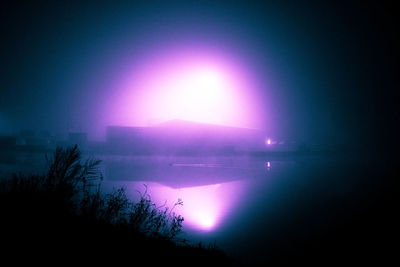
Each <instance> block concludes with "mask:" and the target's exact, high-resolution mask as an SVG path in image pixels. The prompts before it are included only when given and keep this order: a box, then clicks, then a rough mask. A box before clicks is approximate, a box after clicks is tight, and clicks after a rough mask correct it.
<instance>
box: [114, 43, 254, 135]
mask: <svg viewBox="0 0 400 267" xmlns="http://www.w3.org/2000/svg"><path fill="white" fill-rule="evenodd" d="M142 61H143V62H144V63H143V64H139V65H138V66H137V67H136V68H135V69H134V70H133V72H132V74H131V76H130V78H129V79H127V80H126V81H124V82H123V90H124V92H122V93H121V98H120V99H118V100H117V101H116V102H117V103H118V104H116V109H115V110H116V112H114V114H115V117H114V118H112V121H113V124H121V125H136V126H150V125H154V124H158V123H163V122H165V121H169V120H176V119H179V120H186V121H194V122H201V123H210V124H217V125H227V126H236V127H248V128H258V126H259V125H258V123H259V121H260V120H259V116H260V115H259V114H260V113H259V112H256V107H257V105H258V103H257V101H256V98H255V95H254V93H252V92H253V91H252V90H253V87H254V86H253V84H254V82H253V81H252V80H251V79H250V78H249V77H250V75H249V74H248V72H246V70H244V69H245V68H243V66H240V65H238V64H237V62H236V61H235V60H232V57H227V56H223V54H222V53H212V52H210V51H208V52H207V51H206V52H204V51H201V52H200V51H198V50H193V51H184V52H172V51H168V52H166V53H165V54H164V55H163V54H162V53H161V55H160V54H158V56H150V57H149V58H145V59H142ZM234 62H236V64H235V63H234ZM112 116H114V115H112Z"/></svg>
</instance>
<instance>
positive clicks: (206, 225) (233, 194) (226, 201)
mask: <svg viewBox="0 0 400 267" xmlns="http://www.w3.org/2000/svg"><path fill="white" fill-rule="evenodd" d="M141 184H143V183H138V184H137V185H138V186H139V187H137V188H136V189H140V185H141ZM147 184H148V188H149V195H150V196H151V198H152V200H153V201H155V202H156V203H157V204H163V203H164V202H165V200H167V206H169V207H171V206H172V205H173V204H174V203H175V202H176V201H177V200H178V199H181V200H182V201H183V206H176V207H175V208H174V211H175V212H176V213H177V214H180V215H182V216H183V217H184V219H185V221H184V226H185V227H186V226H188V227H190V228H193V229H197V230H202V231H211V230H213V229H215V228H216V227H217V226H218V225H219V224H220V223H221V222H222V220H223V218H225V216H226V215H227V214H228V213H229V212H230V211H231V209H232V208H233V206H234V205H235V203H236V202H238V201H239V200H240V192H241V191H242V190H241V189H242V187H243V185H242V182H240V181H237V182H229V183H223V184H213V185H206V186H196V187H186V188H179V189H174V188H170V187H167V186H163V185H160V184H156V183H147Z"/></svg>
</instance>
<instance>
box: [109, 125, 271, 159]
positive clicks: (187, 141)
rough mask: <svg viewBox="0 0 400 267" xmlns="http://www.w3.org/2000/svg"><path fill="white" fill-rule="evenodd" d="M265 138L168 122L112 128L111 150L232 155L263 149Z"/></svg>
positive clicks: (223, 128)
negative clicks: (151, 125)
mask: <svg viewBox="0 0 400 267" xmlns="http://www.w3.org/2000/svg"><path fill="white" fill-rule="evenodd" d="M264 139H265V135H264V134H263V132H261V131H258V130H253V129H245V128H236V127H227V126H219V125H210V124H202V123H194V122H187V121H180V120H175V121H169V122H166V123H163V124H160V125H158V126H153V127H122V126H109V127H107V130H106V143H107V146H108V149H109V150H111V151H112V152H115V153H121V152H122V153H129V154H131V153H132V154H143V155H147V154H167V155H168V154H189V155H190V154H210V153H211V154H231V153H243V152H248V151H253V150H260V149H263V148H264V146H265V145H264Z"/></svg>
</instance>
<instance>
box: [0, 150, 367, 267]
mask: <svg viewBox="0 0 400 267" xmlns="http://www.w3.org/2000/svg"><path fill="white" fill-rule="evenodd" d="M96 157H97V158H100V159H102V160H103V163H102V166H101V168H102V170H103V173H104V182H103V187H104V189H105V190H107V191H108V190H112V188H113V187H120V186H124V187H125V188H126V191H127V193H128V195H129V196H130V197H131V198H132V199H134V200H136V199H138V198H139V193H138V191H139V192H144V190H145V186H144V185H146V186H147V188H148V193H149V195H150V196H151V198H152V200H153V201H154V202H156V203H157V204H158V205H163V204H164V203H166V205H168V206H173V204H174V203H176V202H177V201H178V199H179V200H181V201H183V206H176V207H175V208H174V211H175V212H176V213H177V214H180V215H182V216H183V217H184V218H185V221H184V228H183V231H184V233H183V234H182V236H181V237H182V238H186V239H189V240H190V241H191V242H193V243H195V242H200V241H201V242H202V243H203V244H208V243H213V242H214V241H216V243H217V245H218V247H220V248H221V249H223V250H225V251H226V252H227V253H228V254H230V255H234V256H235V257H238V258H240V259H241V260H243V261H244V262H252V261H254V260H257V259H259V258H262V257H265V252H266V251H269V252H270V253H273V250H274V248H277V247H279V246H283V244H284V243H285V240H293V239H295V240H302V238H303V239H307V235H310V234H315V233H316V231H315V229H317V228H318V229H319V228H321V227H323V226H324V225H327V223H328V222H329V221H331V220H332V219H333V218H334V216H335V215H334V214H332V212H330V211H332V210H337V209H338V207H339V208H340V207H341V205H345V204H344V203H343V202H345V201H346V199H347V198H349V197H350V196H351V197H354V196H356V197H359V198H362V197H363V196H364V195H365V194H368V190H367V189H365V187H363V188H364V189H365V190H361V189H360V188H361V187H360V186H359V185H360V180H359V179H358V178H352V177H354V176H353V175H352V171H351V170H352V169H353V166H355V165H357V164H359V163H355V162H351V163H349V161H348V160H346V161H343V160H341V159H332V158H330V159H328V158H322V159H321V158H317V157H301V158H291V159H288V158H287V159H279V158H262V157H134V156H104V155H100V156H96ZM44 166H45V160H44V154H29V153H18V154H13V156H12V157H10V156H7V157H6V156H3V157H2V158H1V161H0V171H1V173H0V174H3V175H4V174H7V173H9V172H12V171H15V170H21V171H23V172H35V173H38V172H40V171H41V170H44ZM354 169H357V170H359V169H360V168H354ZM355 177H359V175H358V176H357V175H356V176H355ZM332 203H334V204H332ZM321 231H323V229H322V230H321Z"/></svg>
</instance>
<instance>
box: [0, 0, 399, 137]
mask: <svg viewBox="0 0 400 267" xmlns="http://www.w3.org/2000/svg"><path fill="white" fill-rule="evenodd" d="M11 2H12V3H11ZM115 2H116V1H110V2H101V1H95V2H93V4H82V3H80V1H75V2H69V1H60V2H59V1H57V2H55V1H49V2H47V1H28V2H27V3H23V2H18V3H15V1H10V3H8V4H5V5H2V7H1V62H0V67H1V88H0V90H1V91H0V133H6V132H11V131H18V130H20V129H27V128H32V129H37V130H42V129H43V130H50V131H52V132H66V131H87V132H88V133H89V138H95V139H99V138H102V137H103V136H104V130H105V129H104V128H105V126H107V125H105V123H104V120H103V118H104V117H105V116H106V115H107V113H108V112H113V111H112V110H110V109H111V107H112V105H111V104H110V103H109V99H110V95H111V94H114V93H115V94H118V92H117V88H116V87H115V84H116V83H118V81H119V79H121V75H122V73H123V72H125V71H126V69H127V68H129V67H130V66H132V65H133V64H135V59H137V58H139V57H140V56H141V55H143V53H149V51H151V49H154V50H155V51H156V50H157V49H158V48H160V47H163V45H171V44H173V43H174V42H177V43H178V42H179V43H182V42H184V41H185V39H186V40H187V41H188V42H191V43H198V44H203V45H206V46H207V45H216V46H218V47H224V46H226V48H227V49H228V50H230V51H234V52H237V53H238V54H240V56H241V57H243V58H246V61H247V64H249V65H251V67H252V69H254V70H256V72H257V73H256V74H257V77H260V79H259V80H258V82H259V85H260V86H259V88H260V89H259V96H260V98H261V100H263V101H265V113H266V114H265V118H264V120H265V121H263V122H261V124H263V128H264V129H265V130H267V131H268V132H269V133H271V134H272V135H274V136H277V137H282V138H294V139H301V140H314V139H315V140H333V141H335V142H339V143H340V142H342V143H349V142H353V141H356V142H364V143H368V142H369V140H375V139H377V140H382V139H384V138H394V137H395V136H396V135H395V134H394V133H393V130H395V129H396V126H395V124H396V119H395V117H396V116H397V115H398V113H397V111H395V109H394V104H395V98H394V97H393V96H394V90H393V88H394V86H395V85H394V76H395V74H394V72H395V70H394V66H395V56H394V51H395V50H394V39H395V37H396V35H398V34H397V33H396V31H395V30H394V27H395V26H394V24H395V23H394V22H395V16H394V14H395V11H394V9H392V8H391V7H390V6H384V7H381V6H376V5H372V4H368V3H364V2H363V3H362V4H361V3H360V4H327V3H323V4H322V3H320V4H314V5H311V4H309V5H302V4H299V3H291V2H286V3H283V2H281V1H279V4H266V3H264V2H266V1H260V2H257V1H126V2H118V3H115ZM323 2H325V1H323ZM262 85H265V86H262Z"/></svg>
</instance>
